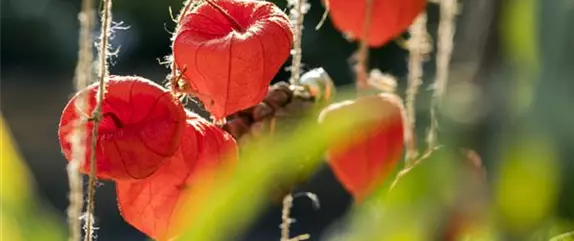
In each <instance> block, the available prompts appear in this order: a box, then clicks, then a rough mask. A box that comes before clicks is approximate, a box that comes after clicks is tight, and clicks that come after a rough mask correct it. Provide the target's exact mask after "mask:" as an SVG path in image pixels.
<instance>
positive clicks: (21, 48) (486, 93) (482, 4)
mask: <svg viewBox="0 0 574 241" xmlns="http://www.w3.org/2000/svg"><path fill="white" fill-rule="evenodd" d="M275 2H276V3H277V4H278V5H279V6H281V7H282V8H285V5H286V1H275ZM309 2H310V4H311V10H310V12H309V13H308V14H307V15H306V17H305V30H304V35H303V62H304V64H305V65H304V67H305V69H311V68H315V67H323V68H325V69H326V70H327V72H328V73H329V74H330V75H331V77H332V78H333V80H334V81H335V83H336V84H337V85H339V86H341V85H348V84H351V83H352V81H353V73H352V72H351V68H350V67H349V58H350V56H351V54H352V52H353V51H354V50H355V49H356V44H355V43H350V42H348V41H347V40H345V39H344V38H343V37H342V36H341V34H340V33H339V32H337V31H336V30H335V29H334V28H333V27H332V25H331V23H330V21H329V20H327V22H326V23H325V24H324V25H323V27H322V28H321V29H320V30H318V31H315V29H314V28H315V25H316V24H317V23H318V22H319V21H320V18H321V15H322V14H323V11H324V8H323V6H322V5H321V3H320V1H319V0H312V1H309ZM462 2H463V4H462V12H461V15H460V16H459V17H460V21H459V22H458V29H457V35H456V41H455V53H454V55H453V64H452V66H453V69H454V71H453V73H452V74H451V82H453V83H457V81H459V82H469V83H473V85H474V86H475V88H477V89H479V90H480V93H481V98H480V100H481V103H480V106H481V107H480V108H479V105H477V109H475V110H473V111H474V112H480V115H478V116H479V117H478V118H476V119H475V120H474V121H473V122H463V121H458V120H456V119H449V118H448V117H443V118H445V120H444V123H447V124H445V126H446V127H445V128H444V129H443V132H452V133H458V134H462V136H464V137H465V138H464V139H462V140H461V142H460V143H457V145H460V146H463V147H470V148H473V149H475V150H477V151H478V152H479V153H480V154H481V155H482V156H483V158H484V159H485V161H486V165H487V167H488V166H489V165H490V164H491V162H493V161H495V160H496V157H495V156H496V155H495V154H496V148H493V145H495V144H496V143H491V142H490V140H491V139H493V136H497V135H500V134H502V133H505V134H509V133H510V136H512V131H513V130H508V129H501V128H502V124H503V123H506V122H511V121H512V120H509V118H507V117H508V116H507V114H506V113H507V110H506V109H505V108H507V107H506V104H505V103H507V102H509V100H508V98H513V97H512V96H513V95H511V94H509V93H512V92H513V91H514V89H513V87H511V86H510V84H509V83H508V79H507V78H505V76H507V75H508V73H505V72H504V71H501V70H500V69H502V68H503V67H508V64H507V62H506V60H505V56H504V51H503V49H502V46H501V44H500V41H499V40H500V36H499V28H498V25H497V22H498V20H499V18H500V12H501V11H500V9H501V8H500V6H501V5H502V3H503V2H508V1H499V0H466V1H462ZM542 2H543V3H541V4H540V11H539V15H540V16H544V17H543V18H540V20H539V23H538V24H540V25H541V26H543V27H542V28H541V32H540V33H539V35H540V41H541V45H542V46H543V47H542V49H543V54H542V58H544V61H545V63H556V64H555V65H552V66H551V67H550V68H549V69H548V73H550V74H552V75H553V76H554V78H548V80H545V81H547V83H548V84H546V85H545V87H541V88H540V89H541V90H540V93H541V94H540V96H541V97H540V99H539V101H538V102H536V104H535V107H534V108H535V109H539V112H536V113H538V114H537V115H536V116H538V118H547V119H544V120H543V122H544V123H547V124H548V127H546V128H549V129H550V130H551V131H552V133H554V137H555V138H558V139H559V140H561V141H560V142H559V143H560V145H561V147H560V148H561V150H562V151H563V153H562V156H564V166H565V167H566V168H564V171H565V172H567V170H570V173H572V166H573V164H572V161H571V159H572V158H571V156H572V154H574V151H573V150H574V148H573V147H574V146H573V145H572V144H571V143H573V142H572V141H573V139H572V136H573V135H571V134H572V133H573V132H572V131H564V128H566V129H568V130H571V129H572V124H571V122H570V121H572V119H568V118H562V117H564V116H563V115H561V114H557V113H571V112H572V109H571V106H568V105H564V104H562V105H556V104H555V102H554V100H555V99H554V98H561V99H560V103H571V104H574V100H573V98H572V96H574V94H571V93H570V91H573V90H574V88H573V86H574V83H573V81H574V79H573V78H572V76H574V75H573V74H572V69H574V68H572V66H574V61H573V57H572V53H574V52H573V51H572V50H573V48H571V47H572V44H573V43H574V37H573V33H574V31H572V27H569V26H567V25H564V24H558V23H564V22H569V23H574V18H573V16H574V14H572V8H571V9H570V10H565V11H558V9H559V8H560V7H559V4H558V2H563V1H549V0H547V1H542ZM79 5H80V1H79V0H3V1H1V24H2V26H1V31H2V32H1V101H0V103H1V109H2V112H3V115H4V116H5V118H6V120H7V122H8V124H9V126H10V128H11V129H12V131H13V134H14V136H15V138H16V141H17V143H18V144H19V148H20V150H21V151H22V153H23V155H24V157H25V159H26V160H27V162H28V165H29V166H30V169H31V170H32V172H33V174H34V177H35V179H36V181H37V185H38V189H39V191H40V197H41V198H42V200H41V201H42V202H44V203H45V204H46V205H48V206H51V207H53V208H54V209H55V210H57V211H58V213H59V214H60V217H61V221H62V222H64V221H65V209H66V207H67V205H68V200H67V195H66V193H67V191H68V184H67V178H66V170H65V165H66V160H65V159H64V158H63V156H62V155H61V153H60V148H59V144H58V138H57V128H58V121H59V117H60V113H61V111H62V109H63V107H64V105H65V104H66V102H67V101H68V99H69V97H70V96H71V95H72V94H73V82H72V77H73V73H74V68H75V64H76V58H77V47H78V40H77V39H78V21H77V13H78V11H79ZM181 5H182V1H180V0H165V1H151V0H141V1H126V0H116V1H114V6H113V19H114V21H115V22H123V24H122V25H123V26H129V29H127V30H119V31H116V32H115V34H114V36H115V37H114V38H113V39H112V46H113V47H114V48H116V47H119V54H118V55H117V57H115V58H113V61H112V66H111V73H113V74H117V75H140V76H143V77H146V78H149V79H152V80H154V81H157V82H163V81H164V80H165V76H166V75H167V74H168V69H167V68H166V67H165V66H162V65H160V64H159V60H160V59H162V58H163V57H164V56H166V55H168V54H169V53H170V37H171V34H170V33H169V31H170V30H173V29H174V25H175V24H174V23H173V22H172V20H171V18H170V15H169V11H168V9H169V7H171V8H172V9H173V10H174V11H173V12H176V13H177V12H179V9H180V7H181ZM428 10H429V21H428V29H429V32H430V33H431V34H433V36H434V35H435V33H436V29H437V23H438V7H437V6H435V5H434V4H429V7H428ZM557 12H559V13H560V14H556V13H557ZM568 20H570V21H568ZM95 34H96V35H97V33H95ZM405 36H406V37H408V35H405ZM552 36H554V37H552ZM553 47H555V48H558V49H562V50H565V49H566V50H570V54H569V55H567V54H564V53H560V52H556V51H557V50H555V48H553ZM431 57H432V56H431ZM407 58H408V56H407V52H406V51H405V50H403V49H401V48H400V47H399V46H398V45H396V44H395V43H390V44H388V45H387V46H385V47H383V48H380V49H373V50H372V52H371V55H370V65H371V67H376V68H379V69H381V70H382V71H383V72H387V73H390V74H393V75H395V76H396V77H397V78H398V79H399V82H400V83H399V85H400V88H399V90H402V89H403V87H404V85H405V77H406V73H407V66H406V63H407V62H406V61H407ZM287 65H288V64H287ZM556 65H558V66H556ZM568 66H570V67H568ZM561 67H562V68H561ZM433 72H434V61H433V60H431V61H429V62H427V64H426V66H425V74H426V76H427V77H425V85H424V86H423V87H422V88H421V90H422V91H421V92H422V93H421V95H420V98H419V105H420V106H422V108H426V107H427V106H428V103H429V101H428V97H429V95H430V91H428V87H429V84H428V83H429V82H430V81H431V80H432V74H433ZM429 76H430V77H429ZM288 77H289V73H288V72H286V71H283V70H282V71H281V72H280V73H278V74H277V76H276V79H275V81H281V80H287V79H288ZM419 117H420V120H421V121H420V122H419V123H420V125H419V127H420V130H419V132H420V133H421V134H422V133H424V131H425V126H426V125H427V121H426V120H427V119H428V118H427V116H425V114H424V113H422V114H421V115H420V116H419ZM568 120H570V121H568ZM572 123H574V122H572ZM489 157H492V158H489ZM568 159H570V161H568ZM568 168H570V169H568ZM565 177H566V180H564V182H565V184H567V183H570V184H574V183H573V181H574V176H572V175H565ZM563 187H564V188H563V189H564V190H563V191H564V192H561V193H563V194H561V195H564V196H563V197H562V198H560V200H561V202H562V205H561V209H560V214H561V215H564V216H565V217H572V216H574V208H573V206H574V205H572V203H574V195H572V193H573V192H574V190H573V187H574V185H563ZM299 189H300V190H303V191H311V192H314V193H316V194H318V196H319V199H320V200H321V208H320V209H318V210H314V209H313V206H312V204H311V202H310V201H309V200H305V199H297V201H296V202H295V206H294V209H293V212H292V217H293V218H295V219H297V222H296V223H295V224H294V225H293V226H292V227H293V228H292V233H293V234H299V233H304V232H310V233H311V235H312V237H313V238H312V239H313V240H319V238H320V236H321V233H323V231H325V229H326V228H327V227H330V226H331V225H333V224H334V223H335V222H336V220H337V219H338V218H339V217H341V216H342V215H343V214H344V213H345V211H346V210H347V209H348V207H349V205H350V204H351V203H350V196H349V195H348V194H347V193H346V192H345V191H344V190H343V189H342V188H341V187H340V185H339V184H338V182H337V181H336V180H335V179H334V177H333V176H332V173H331V172H330V170H329V168H328V167H327V166H324V167H323V168H322V169H321V170H319V171H318V172H317V174H316V175H315V176H314V177H313V178H312V179H311V180H310V181H309V182H308V183H306V184H304V185H303V186H301V187H299ZM96 203H97V206H96V217H97V226H98V227H99V228H100V229H99V231H98V232H97V233H98V240H101V241H116V240H118V241H119V240H134V241H137V240H145V236H144V235H142V234H141V233H139V232H138V231H137V230H135V229H134V228H132V227H131V226H129V225H128V224H126V223H125V222H124V221H123V219H122V218H121V217H120V215H119V212H118V209H117V207H116V200H115V192H114V186H113V184H112V183H110V182H102V183H101V184H100V185H99V186H98V191H97V202H96ZM280 208H281V207H280V206H278V205H274V204H272V203H270V204H269V209H268V211H267V212H266V213H264V214H263V215H262V216H261V218H260V219H259V221H257V223H255V224H254V225H253V227H252V228H251V229H250V230H248V232H247V233H246V236H245V237H244V238H240V237H237V240H243V239H245V240H253V241H256V240H279V236H280V230H279V224H280V221H281V220H280V218H281V215H280Z"/></svg>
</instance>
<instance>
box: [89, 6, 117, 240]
mask: <svg viewBox="0 0 574 241" xmlns="http://www.w3.org/2000/svg"><path fill="white" fill-rule="evenodd" d="M111 12H112V0H104V5H103V9H102V18H101V25H102V26H101V31H100V32H101V33H100V44H99V73H98V83H99V85H98V92H97V97H96V101H97V103H96V106H95V108H94V111H93V113H92V117H91V118H90V120H91V121H92V122H93V123H94V126H93V128H92V146H91V157H90V175H89V180H88V199H87V202H88V203H87V211H86V223H85V224H84V229H85V232H86V235H85V238H84V240H85V241H91V240H93V239H94V230H95V226H94V220H93V219H94V209H95V195H96V182H97V180H98V179H97V177H96V172H97V165H96V151H97V143H98V126H99V124H100V121H101V119H102V104H103V100H104V95H105V92H106V79H107V77H108V75H109V71H108V58H109V55H110V53H109V48H108V47H109V37H110V33H111V22H112V16H111Z"/></svg>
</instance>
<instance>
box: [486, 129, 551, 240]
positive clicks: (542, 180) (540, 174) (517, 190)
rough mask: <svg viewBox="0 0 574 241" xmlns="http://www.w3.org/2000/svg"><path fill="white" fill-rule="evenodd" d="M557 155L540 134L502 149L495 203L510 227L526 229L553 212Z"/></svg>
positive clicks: (512, 228)
mask: <svg viewBox="0 0 574 241" xmlns="http://www.w3.org/2000/svg"><path fill="white" fill-rule="evenodd" d="M556 158H557V157H556V150H555V149H554V145H553V143H552V141H551V140H549V139H547V138H544V137H543V136H542V135H536V136H528V137H527V138H526V137H523V138H521V139H520V140H519V141H517V143H515V145H513V146H511V147H510V148H508V149H506V150H505V152H504V153H503V160H504V163H502V164H501V165H502V166H501V167H500V177H499V180H498V183H497V184H498V185H497V189H496V203H497V206H498V208H499V209H500V210H499V211H500V213H501V214H502V215H503V218H504V221H505V224H506V225H508V227H509V228H510V229H511V230H513V231H518V232H524V231H528V230H529V229H532V228H533V227H535V225H537V224H539V223H540V222H542V221H544V219H545V218H548V217H549V215H552V213H551V212H552V210H553V208H554V204H555V199H556V194H557V189H558V181H559V172H558V166H557V160H556Z"/></svg>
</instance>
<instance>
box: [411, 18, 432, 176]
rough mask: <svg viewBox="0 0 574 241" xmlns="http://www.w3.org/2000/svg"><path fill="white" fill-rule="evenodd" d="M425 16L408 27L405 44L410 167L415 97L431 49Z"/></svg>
mask: <svg viewBox="0 0 574 241" xmlns="http://www.w3.org/2000/svg"><path fill="white" fill-rule="evenodd" d="M426 23H427V15H426V11H425V12H423V13H421V14H420V15H419V16H418V17H417V18H416V19H415V21H414V22H413V24H412V25H411V26H410V28H409V31H410V33H411V38H410V39H409V40H408V42H407V46H408V49H409V52H410V54H409V64H408V66H409V74H408V87H407V90H406V109H407V121H408V127H407V128H408V130H409V132H410V133H411V135H409V138H408V139H407V165H412V164H413V163H414V161H415V160H416V158H417V155H418V151H417V144H416V138H415V136H416V135H415V133H416V132H415V127H416V126H415V122H416V121H415V120H416V112H415V110H416V108H415V102H416V96H417V94H418V90H419V87H420V86H421V84H422V77H423V63H424V61H425V59H426V57H427V55H428V53H430V51H431V49H432V47H431V45H430V43H429V41H428V38H429V36H428V33H427V29H426Z"/></svg>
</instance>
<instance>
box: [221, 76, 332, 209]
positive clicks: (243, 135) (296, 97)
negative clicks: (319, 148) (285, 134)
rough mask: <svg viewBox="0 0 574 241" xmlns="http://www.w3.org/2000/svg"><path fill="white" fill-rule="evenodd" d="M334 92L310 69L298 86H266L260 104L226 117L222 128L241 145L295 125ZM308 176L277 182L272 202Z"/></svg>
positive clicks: (283, 83)
mask: <svg viewBox="0 0 574 241" xmlns="http://www.w3.org/2000/svg"><path fill="white" fill-rule="evenodd" d="M334 90H335V88H334V84H333V82H332V81H331V78H330V77H329V76H328V75H327V73H326V72H325V71H324V70H323V69H322V68H318V69H313V70H311V71H309V72H307V73H305V74H304V75H303V76H301V85H290V84H288V83H286V82H279V83H276V84H274V85H272V86H270V88H269V92H268V93H267V96H266V97H265V99H264V100H263V101H262V102H260V103H258V104H257V105H255V106H253V107H251V108H249V109H245V110H242V111H239V112H237V113H234V114H232V115H230V116H228V117H227V122H226V123H225V124H224V125H223V126H222V128H223V129H224V130H226V131H227V132H229V133H230V134H231V135H232V136H233V137H235V139H236V140H237V141H238V142H239V144H240V145H242V144H243V143H246V142H248V141H249V140H250V139H251V138H257V137H260V136H263V135H268V134H273V132H274V131H275V130H277V129H279V128H288V127H291V126H295V125H296V124H297V122H298V121H299V120H301V119H302V118H303V117H304V116H305V114H306V113H308V112H309V111H310V110H311V109H312V108H314V107H316V105H315V104H319V103H325V102H327V101H329V100H330V99H331V98H332V96H333V93H334ZM302 169H303V170H305V168H302ZM308 176H309V173H303V172H301V173H300V176H299V177H298V178H296V180H295V183H278V184H277V187H276V190H277V192H276V194H275V195H273V200H274V201H278V202H280V201H281V200H282V199H283V197H284V196H285V195H286V194H288V193H290V192H291V190H292V187H293V186H295V185H297V184H301V183H303V182H304V181H305V180H306V179H307V178H308Z"/></svg>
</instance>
